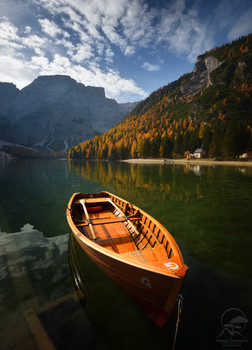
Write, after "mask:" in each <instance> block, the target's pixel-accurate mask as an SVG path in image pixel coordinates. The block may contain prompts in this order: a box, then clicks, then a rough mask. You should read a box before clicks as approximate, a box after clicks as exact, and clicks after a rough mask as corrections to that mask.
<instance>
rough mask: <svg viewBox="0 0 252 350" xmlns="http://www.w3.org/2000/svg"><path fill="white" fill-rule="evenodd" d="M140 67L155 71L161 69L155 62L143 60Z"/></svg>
mask: <svg viewBox="0 0 252 350" xmlns="http://www.w3.org/2000/svg"><path fill="white" fill-rule="evenodd" d="M142 68H144V69H146V70H148V71H149V72H155V71H158V70H160V69H161V67H160V66H158V65H156V64H151V63H148V62H144V64H143V65H142Z"/></svg>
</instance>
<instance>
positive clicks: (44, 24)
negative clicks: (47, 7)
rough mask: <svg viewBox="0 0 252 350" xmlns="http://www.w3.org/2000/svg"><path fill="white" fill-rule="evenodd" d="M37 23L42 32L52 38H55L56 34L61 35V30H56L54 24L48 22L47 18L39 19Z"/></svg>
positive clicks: (56, 27)
mask: <svg viewBox="0 0 252 350" xmlns="http://www.w3.org/2000/svg"><path fill="white" fill-rule="evenodd" d="M38 21H39V24H40V25H41V28H42V31H43V32H44V33H46V34H48V35H49V36H51V37H52V38H54V37H56V36H57V35H58V34H62V30H61V29H60V28H58V26H57V25H56V24H55V23H54V22H52V21H49V20H48V19H47V18H45V19H39V20H38Z"/></svg>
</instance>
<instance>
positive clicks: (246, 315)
mask: <svg viewBox="0 0 252 350" xmlns="http://www.w3.org/2000/svg"><path fill="white" fill-rule="evenodd" d="M0 167H1V172H0V196H1V197H0V228H1V232H0V271H1V274H0V280H1V284H0V300H1V303H0V344H1V346H0V347H1V349H3V350H4V349H21V348H22V349H37V348H39V347H37V345H36V344H38V343H39V344H40V347H41V346H43V348H45V349H49V346H51V345H53V344H54V346H55V348H57V349H129V348H131V349H152V348H153V347H154V348H155V349H156V348H157V349H166V350H167V349H171V348H172V343H173V338H174V333H175V326H176V319H177V310H175V311H174V314H173V316H172V318H171V319H170V321H169V322H168V323H167V325H166V326H165V327H164V328H162V329H159V328H157V327H156V326H155V324H154V323H153V322H152V321H151V320H150V319H149V317H148V316H147V315H146V314H145V313H144V311H142V309H141V308H139V307H138V305H136V304H135V303H134V302H133V301H132V300H131V299H130V298H129V297H127V296H126V295H125V294H124V293H123V292H122V291H121V290H120V289H119V288H118V287H117V286H115V285H114V283H113V282H112V281H110V279H109V278H108V277H107V276H106V275H104V274H103V273H102V272H101V271H100V270H99V269H98V268H97V267H96V266H95V265H94V263H93V262H92V261H90V260H89V258H88V257H86V256H85V255H84V254H83V253H82V251H81V250H80V248H79V247H78V246H77V244H76V242H75V241H74V240H73V237H72V235H70V234H69V228H68V224H67V221H66V218H65V211H66V206H67V203H68V200H69V198H70V196H71V195H72V194H73V193H74V192H99V191H101V190H107V191H110V192H112V193H114V194H116V195H118V196H120V197H123V198H125V199H127V200H128V201H130V202H132V203H134V204H136V205H137V206H139V207H141V208H142V209H143V210H145V211H146V212H148V213H149V214H151V215H152V216H153V217H155V218H156V219H157V220H158V221H160V222H161V223H162V224H163V225H164V226H165V227H166V228H167V229H168V230H169V232H170V233H171V234H172V235H173V236H174V238H175V239H176V241H177V243H178V245H179V247H180V249H181V251H182V254H183V257H184V260H185V263H186V264H187V265H188V266H189V268H190V270H189V274H188V278H187V280H186V282H185V285H184V288H183V291H182V294H183V297H184V303H183V310H182V314H181V317H180V324H179V328H178V334H177V340H176V347H175V348H176V349H188V348H192V349H223V348H226V347H228V348H231V349H232V348H237V347H239V348H241V349H249V348H251V343H252V340H251V338H249V327H251V321H252V302H251V291H252V268H251V266H252V232H251V231H252V230H251V227H252V210H251V209H252V205H251V204H252V200H251V198H252V186H251V180H252V169H251V168H249V167H248V168H246V167H235V166H234V167H228V166H196V165H157V164H155V165H154V164H152V165H148V164H129V163H120V162H98V161H90V162H83V163H81V162H68V161H65V160H55V161H54V160H51V161H40V162H39V161H16V162H14V161H13V162H11V161H10V162H1V163H0ZM235 322H236V323H235ZM250 334H251V332H250ZM41 344H42V345H41ZM48 344H49V345H48ZM156 344H158V346H157V345H156Z"/></svg>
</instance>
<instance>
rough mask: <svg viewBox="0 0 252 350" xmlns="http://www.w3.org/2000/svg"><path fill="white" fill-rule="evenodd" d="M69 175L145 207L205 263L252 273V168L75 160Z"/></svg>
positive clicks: (243, 273)
mask: <svg viewBox="0 0 252 350" xmlns="http://www.w3.org/2000/svg"><path fill="white" fill-rule="evenodd" d="M69 167H70V171H71V172H73V173H75V174H77V175H78V176H80V177H82V178H85V179H88V180H93V181H95V182H96V183H99V184H100V185H102V186H105V187H106V188H109V189H110V191H111V192H114V193H116V194H118V195H119V196H121V197H123V198H126V199H127V200H129V201H131V202H133V203H135V204H136V205H138V206H140V207H141V208H142V209H144V210H145V211H147V212H149V213H150V214H151V215H152V216H153V217H155V218H156V219H157V220H158V221H160V222H161V223H162V224H163V225H164V226H165V227H167V228H168V230H169V231H170V232H171V233H172V234H173V235H174V236H175V238H176V240H177V241H178V242H183V244H184V245H185V247H186V248H187V250H188V251H189V253H190V254H191V255H192V256H193V257H195V258H197V259H199V260H200V261H202V262H205V263H208V264H211V265H215V266H216V267H220V266H221V268H222V269H224V270H226V271H228V272H231V273H235V274H242V275H246V276H251V275H252V268H251V266H252V256H251V254H250V251H251V249H252V237H251V234H248V233H251V224H252V222H251V213H250V212H251V196H252V192H251V182H250V181H251V177H250V175H251V169H250V168H248V169H247V171H246V172H245V173H244V172H241V171H240V168H235V167H227V166H216V167H212V166H201V167H200V166H193V165H185V166H181V165H171V166H163V165H148V164H145V165H144V164H125V163H117V162H116V163H114V162H84V163H80V162H70V163H69ZM182 250H183V247H182Z"/></svg>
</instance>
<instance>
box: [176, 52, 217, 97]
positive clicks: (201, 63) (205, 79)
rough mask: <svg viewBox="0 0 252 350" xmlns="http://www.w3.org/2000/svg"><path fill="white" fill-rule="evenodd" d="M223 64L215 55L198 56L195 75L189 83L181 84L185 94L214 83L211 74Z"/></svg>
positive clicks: (195, 91) (190, 93)
mask: <svg viewBox="0 0 252 350" xmlns="http://www.w3.org/2000/svg"><path fill="white" fill-rule="evenodd" d="M221 64H222V62H220V61H218V60H217V58H215V57H213V56H209V57H206V58H202V57H198V60H197V62H196V64H195V68H194V72H193V75H192V77H191V79H190V80H189V82H188V83H186V84H184V85H182V86H181V92H182V93H183V94H185V95H192V94H195V93H197V92H198V91H200V90H201V89H203V88H204V87H207V86H210V85H212V81H211V77H210V74H211V73H212V72H213V71H214V70H215V69H216V68H218V67H219V66H220V65H221Z"/></svg>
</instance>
